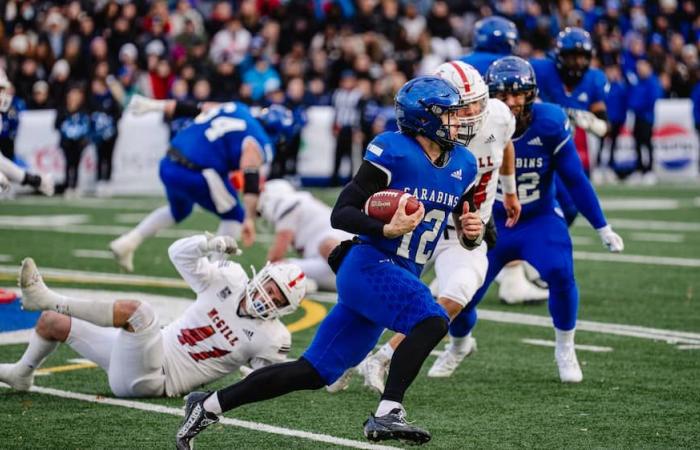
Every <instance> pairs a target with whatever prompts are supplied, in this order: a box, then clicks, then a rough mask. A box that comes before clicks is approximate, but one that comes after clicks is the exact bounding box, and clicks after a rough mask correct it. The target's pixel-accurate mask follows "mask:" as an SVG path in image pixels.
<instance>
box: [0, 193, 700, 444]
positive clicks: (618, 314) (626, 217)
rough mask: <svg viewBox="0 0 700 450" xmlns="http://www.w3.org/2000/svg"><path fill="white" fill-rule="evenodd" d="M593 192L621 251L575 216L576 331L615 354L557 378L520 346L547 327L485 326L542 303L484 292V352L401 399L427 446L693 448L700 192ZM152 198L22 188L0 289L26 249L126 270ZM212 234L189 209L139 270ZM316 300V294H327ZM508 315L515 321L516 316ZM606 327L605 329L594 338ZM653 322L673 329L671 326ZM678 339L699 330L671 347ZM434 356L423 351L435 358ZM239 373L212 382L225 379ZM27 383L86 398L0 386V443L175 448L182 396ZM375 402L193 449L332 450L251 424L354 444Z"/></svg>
mask: <svg viewBox="0 0 700 450" xmlns="http://www.w3.org/2000/svg"><path fill="white" fill-rule="evenodd" d="M599 192H600V194H601V197H602V199H603V200H604V205H608V206H609V207H608V208H607V209H606V212H607V216H608V218H609V219H610V221H611V222H612V224H613V226H614V227H615V229H616V231H617V232H618V233H619V234H620V235H621V236H622V237H623V238H624V239H625V245H626V248H625V252H624V253H623V254H622V255H620V256H619V257H614V258H613V259H611V260H605V259H603V258H609V254H608V253H607V252H606V251H605V250H604V249H603V247H602V245H601V244H600V241H599V240H598V237H597V235H596V233H595V232H594V231H592V230H591V229H590V227H588V225H587V223H586V222H585V220H584V219H582V218H579V219H578V222H577V224H576V225H575V226H574V227H573V228H572V235H573V236H574V242H575V252H576V260H575V263H576V275H577V279H578V285H579V291H580V297H581V307H580V314H579V318H580V320H582V321H590V322H595V324H593V325H591V328H590V329H591V331H582V330H579V332H578V333H577V344H582V345H587V346H595V347H594V348H598V347H600V348H603V349H604V350H609V351H604V352H594V351H587V350H583V349H581V350H579V351H578V357H579V360H580V361H581V364H582V368H583V373H584V381H583V383H581V384H580V385H573V386H566V385H562V384H561V383H560V382H559V381H558V375H557V370H556V366H555V364H554V356H553V349H552V348H551V347H546V346H541V345H533V344H529V343H525V342H523V339H529V340H541V341H552V340H553V332H552V330H551V328H549V327H543V326H533V325H524V324H522V323H508V322H503V321H495V320H493V318H499V317H503V316H502V315H500V313H501V312H504V311H505V312H512V313H519V314H526V315H536V316H542V317H548V313H547V309H546V306H544V305H540V306H529V307H526V306H520V307H507V306H503V305H500V304H499V303H498V301H497V296H496V289H495V288H492V289H491V291H490V292H489V295H488V297H487V298H486V299H485V300H484V301H483V302H482V304H481V309H482V310H483V311H484V312H483V313H482V318H486V319H488V320H486V319H482V320H481V321H480V322H479V325H478V326H477V328H476V330H475V337H476V338H477V340H478V345H479V351H478V352H477V353H476V354H475V355H474V356H472V357H470V358H468V359H467V360H465V362H464V363H463V365H462V366H461V367H460V369H459V370H458V371H457V373H456V375H455V376H454V377H453V378H450V379H445V380H432V379H428V378H427V377H426V376H425V373H426V371H427V367H424V369H423V371H422V372H421V375H419V377H418V378H417V380H416V382H415V383H414V385H413V386H412V388H411V389H410V390H409V392H408V395H407V397H406V401H405V406H406V407H407V410H408V413H409V419H410V420H415V421H416V422H417V424H420V425H423V426H425V427H427V428H428V429H429V430H430V431H431V432H432V433H433V440H432V441H431V442H430V443H429V444H427V447H430V448H445V449H457V448H473V447H475V448H533V447H534V448H664V449H665V448H686V447H697V446H698V445H699V444H698V442H700V428H699V425H698V424H700V335H699V333H700V304H699V301H700V299H699V298H698V295H700V186H698V185H691V186H662V187H635V188H629V187H620V186H617V187H606V188H602V189H599ZM315 193H317V194H318V195H319V196H321V197H322V198H323V199H324V200H326V201H328V202H332V201H333V199H334V197H335V195H337V191H315ZM160 204H162V201H161V200H159V199H107V200H103V199H99V200H98V199H83V200H71V201H64V200H62V199H44V198H38V197H31V198H27V197H22V198H19V199H17V200H16V201H0V269H2V270H0V287H5V288H9V287H13V286H14V285H15V281H14V278H15V275H13V274H12V271H13V270H14V269H13V266H14V267H17V266H18V264H19V262H20V261H21V259H22V258H23V257H25V256H33V257H34V258H35V260H36V261H37V264H38V265H39V267H40V269H41V268H51V269H70V270H75V271H89V272H100V273H119V271H118V269H117V267H116V264H115V263H114V262H113V261H112V260H110V259H106V258H105V256H106V255H105V253H104V252H105V250H107V243H108V242H109V241H110V240H112V239H113V238H114V237H115V236H116V235H117V234H119V233H121V232H122V230H126V229H127V228H128V227H131V226H133V225H134V224H135V223H136V222H137V221H138V220H139V219H140V218H141V217H142V216H144V215H145V214H146V213H147V212H149V211H150V210H151V209H152V208H154V207H156V206H159V205H160ZM30 216H34V217H30ZM36 216H40V217H36ZM30 219H31V220H30ZM205 229H208V230H210V231H213V230H215V229H216V221H215V220H214V218H213V217H210V216H208V215H206V214H205V213H203V212H197V213H195V214H194V215H193V216H192V217H191V218H190V219H188V220H187V221H186V222H185V223H183V224H182V225H180V226H178V227H176V228H174V229H172V230H170V231H168V232H167V233H165V235H164V236H162V237H158V238H154V239H151V240H149V241H147V242H146V243H145V244H144V245H143V246H142V247H141V248H140V250H139V252H138V253H137V256H136V261H135V263H136V274H138V275H150V276H157V277H166V278H171V279H176V278H177V275H176V272H175V270H174V268H173V267H172V266H171V265H170V263H169V261H168V259H167V254H166V249H167V247H168V245H169V244H170V243H171V242H172V241H173V240H174V239H175V238H176V237H177V236H181V235H185V234H187V233H188V230H190V231H193V232H194V231H202V230H205ZM259 231H260V235H261V236H260V237H261V240H262V241H265V240H266V239H267V240H269V238H270V230H269V229H266V228H265V227H261V228H260V230H259ZM265 248H266V246H265V244H262V243H261V244H256V245H255V246H254V247H253V248H252V249H250V250H248V251H246V253H245V254H244V255H243V256H242V257H241V258H240V261H241V263H242V264H243V265H244V267H246V268H247V267H248V266H249V265H250V264H255V265H260V264H261V263H263V262H264V258H265V256H264V255H265V253H264V252H265ZM76 251H77V253H74V252H76ZM601 259H603V260H601ZM49 284H50V285H51V286H54V287H77V288H86V289H88V288H89V289H98V290H112V291H116V290H120V291H134V292H147V293H158V294H162V295H171V296H177V297H185V298H192V297H193V296H192V294H191V292H190V291H188V290H186V289H184V288H177V287H175V288H172V287H171V288H158V287H149V286H146V285H140V286H135V285H133V286H132V285H124V284H121V283H118V282H111V283H109V284H105V283H97V282H89V283H75V282H73V283H65V282H58V281H51V282H49ZM310 298H311V299H312V300H313V299H314V296H311V297H310ZM316 300H317V301H318V302H319V303H321V302H320V300H322V299H318V298H317V299H316ZM321 304H322V305H323V306H324V308H329V307H331V305H330V304H328V303H321ZM305 314H306V313H305V311H299V312H297V313H296V314H295V315H293V316H291V317H287V318H286V320H285V322H287V323H293V322H297V321H298V320H299V319H300V318H302V317H303V316H304V315H305ZM515 317H516V321H519V320H520V319H518V318H521V317H525V316H522V315H521V316H515ZM600 324H604V325H608V327H607V328H605V327H602V328H603V329H604V331H600V330H601V326H599V325H600ZM615 324H617V325H629V326H636V327H637V328H634V330H636V331H635V332H636V333H637V334H638V336H636V337H635V336H622V335H620V334H613V333H611V332H610V331H605V330H610V329H614V330H629V328H628V329H625V328H622V327H619V326H618V327H612V325H615ZM651 328H653V329H662V330H669V333H670V334H668V333H666V334H664V333H663V332H659V331H658V330H657V331H653V330H649V329H651ZM314 329H315V327H311V328H306V329H304V330H301V331H297V332H295V333H294V334H293V351H292V354H293V355H298V354H300V353H301V352H302V351H303V349H304V348H305V346H306V345H307V344H308V342H309V341H310V339H311V338H312V336H313V333H314ZM594 330H597V331H594ZM674 332H675V333H674ZM677 332H688V333H693V335H690V336H686V337H685V338H683V337H681V338H680V341H679V338H678V336H679V335H678V333H677ZM654 336H656V337H654ZM24 347H25V345H24V344H12V345H0V362H14V361H15V360H16V359H18V358H19V356H20V355H21V354H22V352H23V350H24ZM77 357H78V356H77V355H76V354H75V353H74V352H73V351H72V350H70V349H69V348H68V347H66V346H63V347H61V348H60V349H59V351H58V352H56V353H55V354H54V355H52V357H51V358H50V359H49V360H48V361H47V363H46V364H45V365H44V367H49V368H50V367H59V366H64V365H67V364H71V362H69V360H70V359H72V358H77ZM433 359H434V358H433V357H430V358H429V360H428V364H430V363H432V361H433ZM236 376H237V375H231V377H230V378H229V379H227V380H222V381H221V382H218V383H216V384H214V385H212V386H210V387H213V388H215V387H220V386H224V385H226V384H227V382H230V381H232V380H235V379H236ZM36 385H37V386H39V387H40V388H53V389H57V390H60V392H63V393H68V394H65V395H74V393H83V394H90V396H88V397H86V398H84V399H66V398H59V397H57V396H56V395H50V394H49V393H47V391H42V393H39V392H31V393H17V392H12V391H10V390H8V389H4V388H0V421H1V423H2V426H0V430H2V431H1V432H0V436H1V439H2V441H1V444H0V447H2V448H168V447H170V448H171V447H172V446H173V442H174V433H175V431H176V430H177V428H178V424H179V422H180V417H177V416H175V415H172V414H171V413H172V411H173V410H172V409H167V408H180V407H181V405H182V401H181V400H180V399H148V400H138V403H137V404H122V405H105V404H95V403H91V402H89V401H87V400H88V399H94V398H95V395H100V396H105V397H111V395H110V393H109V386H108V384H107V378H106V375H105V374H104V373H103V372H102V371H101V370H99V369H94V368H91V369H77V370H68V371H63V372H55V373H52V374H50V375H47V376H37V378H36ZM49 392H51V393H53V394H57V392H56V391H49ZM60 392H59V393H60ZM61 395H63V394H61ZM376 401H377V397H376V396H375V395H374V394H372V393H370V392H369V391H367V390H365V389H364V388H363V387H362V383H361V381H360V380H359V379H357V378H356V379H354V380H353V382H352V384H351V386H350V388H349V389H348V390H347V391H344V392H342V393H340V394H336V395H330V394H327V393H326V392H325V391H319V392H311V393H309V392H300V393H295V394H292V395H289V396H286V397H283V398H279V399H276V400H272V401H269V402H266V403H261V404H253V405H248V406H245V407H243V408H240V409H238V410H235V411H232V412H230V413H228V414H227V415H226V417H228V418H232V419H242V420H246V421H249V422H255V423H257V424H258V425H255V426H257V427H258V429H257V430H252V429H247V428H240V427H238V426H235V425H232V424H219V425H216V426H214V427H212V429H211V430H208V431H207V432H205V433H204V434H202V436H201V437H200V438H198V440H197V447H198V448H212V449H214V448H217V449H218V448H221V449H224V448H226V449H230V448H245V449H259V448H280V447H284V448H293V449H306V448H332V447H336V445H333V444H331V443H328V441H322V440H321V441H319V439H320V438H318V437H314V438H312V439H306V438H301V437H294V436H283V435H280V434H275V433H271V432H269V431H260V426H259V424H268V425H274V426H277V427H283V428H285V429H287V430H293V431H305V432H312V433H319V434H323V435H326V437H335V438H344V439H349V440H352V441H354V442H355V444H357V445H363V444H365V441H364V439H363V437H362V423H363V421H364V420H365V418H366V416H367V414H368V413H369V411H372V410H374V408H375V407H376ZM144 405H145V406H144ZM154 405H155V406H157V407H160V406H165V407H167V408H165V409H162V410H161V411H162V412H156V411H149V410H144V409H148V408H151V409H155V407H154ZM136 408H140V409H136ZM169 412H170V413H169ZM335 442H341V441H335ZM342 442H344V441H342ZM344 443H345V444H348V445H354V444H352V443H351V442H344ZM389 444H390V445H393V446H400V445H399V444H396V443H389Z"/></svg>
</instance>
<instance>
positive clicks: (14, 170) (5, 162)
mask: <svg viewBox="0 0 700 450" xmlns="http://www.w3.org/2000/svg"><path fill="white" fill-rule="evenodd" d="M0 172H2V173H3V174H5V176H6V177H7V178H9V179H10V181H14V182H16V183H21V182H22V181H23V180H24V175H25V174H26V172H25V171H24V170H23V169H22V168H20V167H19V166H18V165H17V164H15V163H13V162H12V161H10V160H9V159H7V158H6V157H5V156H3V155H0Z"/></svg>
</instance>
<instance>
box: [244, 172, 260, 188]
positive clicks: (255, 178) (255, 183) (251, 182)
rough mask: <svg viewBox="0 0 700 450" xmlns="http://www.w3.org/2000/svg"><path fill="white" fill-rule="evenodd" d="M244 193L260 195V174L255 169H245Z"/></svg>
mask: <svg viewBox="0 0 700 450" xmlns="http://www.w3.org/2000/svg"><path fill="white" fill-rule="evenodd" d="M243 193H244V194H259V193H260V172H259V171H258V169H257V168H255V169H243Z"/></svg>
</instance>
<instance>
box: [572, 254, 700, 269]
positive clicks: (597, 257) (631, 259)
mask: <svg viewBox="0 0 700 450" xmlns="http://www.w3.org/2000/svg"><path fill="white" fill-rule="evenodd" d="M574 259H578V260H584V261H607V262H621V263H634V264H648V265H652V266H675V267H700V259H693V258H675V257H670V256H646V255H628V254H625V253H600V252H582V251H579V250H575V251H574Z"/></svg>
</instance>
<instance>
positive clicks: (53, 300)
mask: <svg viewBox="0 0 700 450" xmlns="http://www.w3.org/2000/svg"><path fill="white" fill-rule="evenodd" d="M237 253H238V246H237V244H236V241H235V239H233V238H232V237H230V236H212V235H198V236H192V237H189V238H185V239H180V240H179V241H176V242H175V243H173V244H172V245H171V246H170V249H169V250H168V254H169V255H170V260H171V261H172V262H173V264H174V265H175V268H176V269H177V270H178V272H179V273H180V275H181V276H182V278H183V279H184V280H185V281H186V282H187V284H188V285H189V286H190V287H191V288H192V290H193V291H194V292H195V293H196V294H197V299H196V301H195V302H194V303H193V304H192V305H190V306H189V307H188V308H187V310H186V311H185V312H184V313H183V314H182V316H180V317H179V318H178V319H176V320H175V321H174V322H172V323H171V324H169V325H168V326H166V327H165V328H163V329H162V330H161V328H160V324H159V322H158V316H157V314H156V312H155V310H154V309H153V308H152V307H151V306H150V305H149V304H148V303H146V302H141V301H138V300H116V301H95V300H90V299H80V298H71V297H66V296H64V295H61V294H58V293H56V292H54V291H52V290H51V289H49V288H48V287H46V285H45V284H44V281H43V280H42V278H41V275H40V274H39V271H38V270H37V267H36V265H35V263H34V261H33V260H32V259H31V258H27V259H25V260H24V261H23V262H22V269H21V272H20V287H21V288H22V307H23V308H24V309H27V310H42V311H44V312H43V313H42V314H41V316H40V318H39V322H38V323H37V325H36V328H35V330H34V332H33V333H32V335H31V337H30V338H29V346H28V347H27V349H26V350H25V352H24V355H23V356H22V358H21V359H20V360H19V361H18V362H17V363H15V364H0V381H3V382H5V383H8V384H9V385H10V386H12V387H13V388H14V389H18V390H27V389H29V388H30V387H31V385H32V383H33V380H34V372H35V370H36V369H37V368H39V366H41V364H42V362H43V361H44V360H45V359H46V358H47V357H48V356H49V354H50V353H51V352H53V351H54V350H55V349H56V347H58V345H59V343H61V342H65V343H67V344H68V345H70V346H71V348H73V350H75V351H76V352H78V353H79V354H80V355H81V356H82V357H84V358H87V359H89V360H91V361H94V362H95V363H97V364H98V365H99V366H100V367H101V368H102V369H104V370H105V372H107V375H108V379H109V386H110V388H111V390H112V392H113V393H114V395H116V396H117V397H157V396H163V395H167V396H170V397H173V396H179V395H182V394H183V393H186V392H189V391H190V390H192V389H193V388H196V387H198V386H200V385H202V384H206V383H209V382H211V381H214V380H216V379H219V378H221V377H223V376H226V375H228V374H230V373H232V372H234V371H236V370H237V369H238V368H239V367H241V366H242V365H250V366H251V367H253V368H259V367H263V366H266V365H269V364H272V363H277V362H280V361H284V360H285V359H286V355H287V352H289V348H290V345H291V336H290V333H289V331H288V330H287V328H286V327H285V326H284V324H282V322H280V321H279V320H277V318H278V317H280V316H282V315H285V314H289V313H291V312H293V311H294V310H295V309H296V308H297V307H298V306H299V303H300V302H301V299H302V297H303V296H304V286H305V279H304V274H303V272H302V271H301V269H299V267H297V266H295V265H294V264H289V263H277V264H268V265H266V266H265V267H264V268H263V269H262V270H261V271H260V272H258V273H256V274H254V276H253V279H252V280H249V279H248V276H247V275H246V273H245V271H244V270H243V268H242V267H241V266H240V265H239V264H237V263H235V262H232V261H228V260H225V259H221V260H220V261H218V262H212V261H210V259H209V258H208V256H215V257H220V256H221V255H231V254H237ZM213 259H217V258H213Z"/></svg>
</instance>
